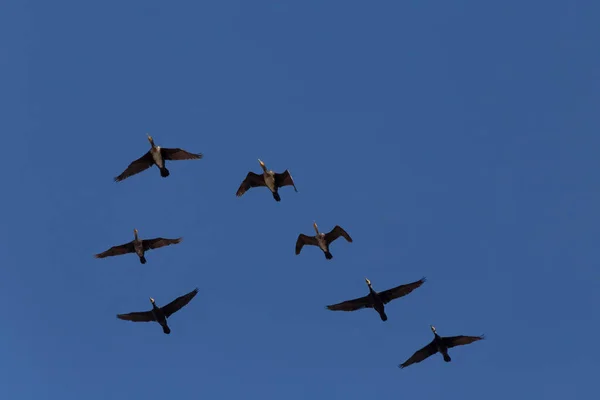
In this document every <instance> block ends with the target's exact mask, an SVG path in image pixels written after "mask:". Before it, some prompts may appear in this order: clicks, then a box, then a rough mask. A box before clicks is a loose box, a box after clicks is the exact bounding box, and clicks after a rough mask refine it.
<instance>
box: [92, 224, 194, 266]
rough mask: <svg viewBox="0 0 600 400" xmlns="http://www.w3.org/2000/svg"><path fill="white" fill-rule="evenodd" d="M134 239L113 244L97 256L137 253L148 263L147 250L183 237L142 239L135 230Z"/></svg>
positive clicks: (142, 261) (178, 240)
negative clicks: (116, 244)
mask: <svg viewBox="0 0 600 400" xmlns="http://www.w3.org/2000/svg"><path fill="white" fill-rule="evenodd" d="M133 235H134V236H133V240H132V241H131V242H128V243H125V244H121V245H118V246H113V247H111V248H110V249H108V250H106V251H103V252H102V253H99V254H96V255H95V256H94V257H96V258H105V257H112V256H120V255H123V254H128V253H135V254H137V256H138V257H139V259H140V263H142V264H146V256H145V254H146V252H147V251H148V250H152V249H159V248H161V247H164V246H169V245H172V244H177V243H180V242H181V241H182V240H183V238H182V237H179V238H177V239H167V238H162V237H158V238H154V239H143V240H142V239H140V238H139V236H138V230H137V229H134V230H133Z"/></svg>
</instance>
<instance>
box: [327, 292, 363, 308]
mask: <svg viewBox="0 0 600 400" xmlns="http://www.w3.org/2000/svg"><path fill="white" fill-rule="evenodd" d="M370 307H373V301H372V300H371V296H370V295H366V296H364V297H359V298H358V299H353V300H347V301H344V302H342V303H338V304H332V305H330V306H327V309H329V310H332V311H356V310H360V309H361V308H370Z"/></svg>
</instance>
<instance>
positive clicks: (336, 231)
mask: <svg viewBox="0 0 600 400" xmlns="http://www.w3.org/2000/svg"><path fill="white" fill-rule="evenodd" d="M340 236H342V237H344V239H346V240H347V241H349V242H352V238H351V237H350V235H348V232H346V231H345V230H344V229H343V228H342V227H341V226H339V225H336V226H335V227H334V228H333V229H332V230H331V232H329V233H326V234H325V240H326V241H327V244H330V243H331V242H333V241H334V240H335V239H337V238H339V237H340Z"/></svg>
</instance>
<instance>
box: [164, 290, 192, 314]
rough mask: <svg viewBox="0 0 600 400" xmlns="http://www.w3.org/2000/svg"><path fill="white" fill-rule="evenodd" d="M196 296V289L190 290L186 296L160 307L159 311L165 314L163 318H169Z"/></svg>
mask: <svg viewBox="0 0 600 400" xmlns="http://www.w3.org/2000/svg"><path fill="white" fill-rule="evenodd" d="M196 294H198V288H196V289H194V290H192V291H191V292H189V293H188V294H184V295H183V296H179V297H178V298H176V299H175V300H173V301H172V302H170V303H169V304H167V305H166V306H164V307H161V310H162V312H163V313H165V316H166V317H167V318H169V317H170V316H171V315H172V314H174V313H176V312H177V311H179V310H180V309H181V308H182V307H183V306H185V305H186V304H187V303H189V302H190V301H191V300H192V299H193V298H194V296H196Z"/></svg>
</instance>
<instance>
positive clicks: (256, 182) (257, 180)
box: [235, 171, 266, 197]
mask: <svg viewBox="0 0 600 400" xmlns="http://www.w3.org/2000/svg"><path fill="white" fill-rule="evenodd" d="M258 186H266V184H265V176H264V175H262V174H261V175H258V174H255V173H254V172H252V171H250V172H248V175H246V179H244V180H243V182H242V184H241V185H240V187H239V188H238V190H237V192H236V193H235V195H236V196H238V197H240V196H241V195H243V194H244V193H246V191H247V190H248V189H250V188H253V187H258Z"/></svg>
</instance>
